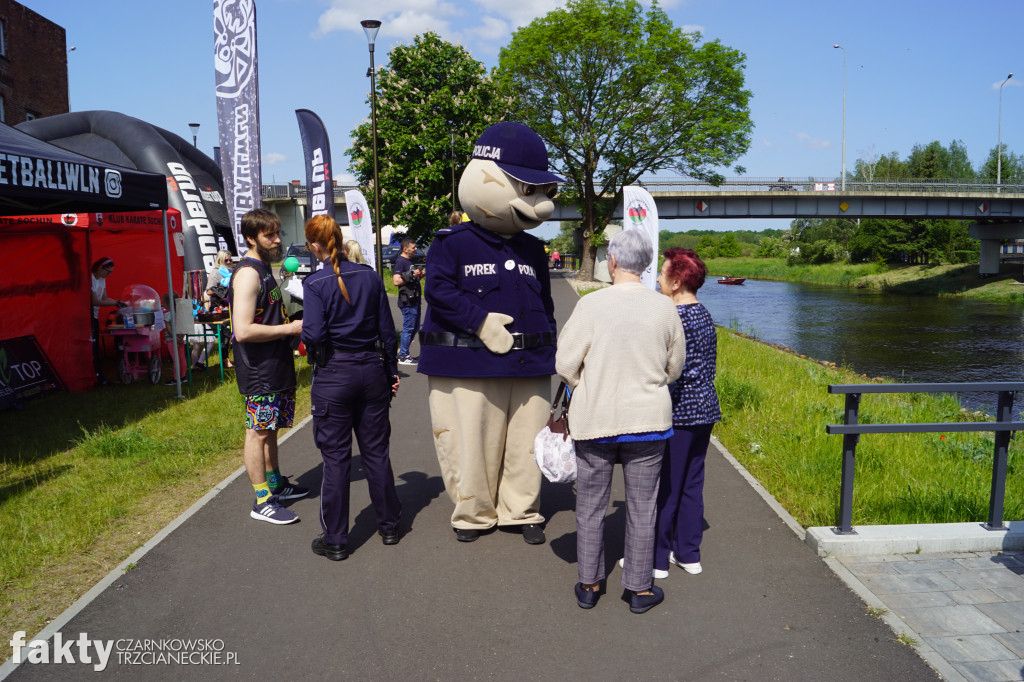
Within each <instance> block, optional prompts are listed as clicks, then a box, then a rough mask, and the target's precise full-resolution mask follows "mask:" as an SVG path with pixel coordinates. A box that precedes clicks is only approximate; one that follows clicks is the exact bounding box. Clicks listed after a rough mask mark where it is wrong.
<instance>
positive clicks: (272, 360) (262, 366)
mask: <svg viewBox="0 0 1024 682" xmlns="http://www.w3.org/2000/svg"><path fill="white" fill-rule="evenodd" d="M243 268H252V269H253V270H255V271H256V274H257V275H259V278H260V290H259V293H258V294H257V296H256V310H255V313H254V315H253V322H254V323H255V324H265V325H268V326H273V325H278V324H286V323H287V322H288V314H287V313H286V312H285V310H284V303H283V301H282V300H281V289H280V288H279V287H278V286H277V280H276V279H274V274H273V273H272V272H271V271H270V266H269V265H267V264H266V263H264V262H263V261H260V260H257V259H255V258H243V259H242V262H241V263H240V264H239V265H238V267H237V268H236V269H235V271H234V273H232V275H231V283H230V285H229V286H228V307H229V310H233V309H234V302H235V277H236V276H237V275H238V273H239V272H241V271H242V269H243ZM231 324H232V329H234V317H232V322H231ZM233 336H234V334H232V348H233V349H234V351H235V377H236V378H237V380H238V392H239V393H241V394H242V395H267V394H269V393H279V392H280V391H284V390H287V389H289V388H295V361H294V359H293V355H292V346H291V342H290V340H289V338H288V337H285V338H281V339H275V340H274V341H261V342H251V341H250V342H246V343H243V342H241V341H238V340H237V339H235V338H233Z"/></svg>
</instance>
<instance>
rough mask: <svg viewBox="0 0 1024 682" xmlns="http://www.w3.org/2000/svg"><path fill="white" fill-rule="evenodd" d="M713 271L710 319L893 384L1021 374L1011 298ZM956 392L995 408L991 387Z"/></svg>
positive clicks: (1021, 333)
mask: <svg viewBox="0 0 1024 682" xmlns="http://www.w3.org/2000/svg"><path fill="white" fill-rule="evenodd" d="M717 279H718V278H717V277H712V276H710V275H709V276H708V278H707V281H706V282H705V284H704V286H703V287H702V288H701V289H700V291H698V292H697V298H698V300H700V302H701V303H703V304H704V305H705V307H707V309H708V311H709V312H710V313H711V316H712V317H713V318H714V320H715V322H716V323H717V324H719V325H721V326H723V327H727V328H733V329H736V330H737V331H741V332H744V333H746V334H749V335H751V336H754V337H756V338H758V339H760V340H762V341H766V342H769V343H777V344H780V345H783V346H786V347H788V348H791V349H793V350H794V351H796V352H798V353H802V354H804V355H807V356H809V357H812V358H814V359H816V360H829V361H832V362H835V363H837V364H840V365H846V366H849V367H850V368H851V369H854V370H856V371H857V372H860V373H862V374H867V375H868V376H871V377H876V376H880V377H889V378H892V379H896V380H898V381H900V382H909V381H915V382H961V381H1024V306H1021V305H1019V304H1009V303H990V302H984V301H973V300H969V299H959V298H938V297H931V296H904V295H897V294H886V293H879V292H877V291H873V290H869V289H852V288H847V287H826V286H818V285H813V284H795V283H790V282H769V281H760V280H751V279H748V280H747V281H746V282H744V283H743V284H742V285H739V286H727V285H723V284H718V282H717ZM962 400H963V402H964V404H966V405H968V406H970V407H973V408H982V409H985V410H986V411H988V412H990V413H994V412H995V397H994V394H992V395H986V394H967V395H964V396H962ZM1016 402H1017V407H1018V408H1019V407H1020V405H1021V403H1022V402H1024V396H1022V397H1020V398H1018V400H1017V401H1016Z"/></svg>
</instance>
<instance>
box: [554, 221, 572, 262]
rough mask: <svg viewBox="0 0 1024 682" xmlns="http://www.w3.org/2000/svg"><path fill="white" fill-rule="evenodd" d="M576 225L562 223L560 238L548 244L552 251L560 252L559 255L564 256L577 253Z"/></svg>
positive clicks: (559, 230)
mask: <svg viewBox="0 0 1024 682" xmlns="http://www.w3.org/2000/svg"><path fill="white" fill-rule="evenodd" d="M575 240H576V223H573V222H569V221H562V222H561V223H559V225H558V236H557V237H555V238H554V239H552V240H551V241H550V242H548V246H549V247H550V248H551V250H552V251H558V253H559V255H561V256H564V255H566V254H570V253H576V251H577V248H576V241H575Z"/></svg>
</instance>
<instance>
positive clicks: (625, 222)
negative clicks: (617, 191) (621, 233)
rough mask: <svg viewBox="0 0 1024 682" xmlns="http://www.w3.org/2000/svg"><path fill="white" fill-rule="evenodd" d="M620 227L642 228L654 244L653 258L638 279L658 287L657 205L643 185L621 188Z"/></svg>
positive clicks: (625, 228)
mask: <svg viewBox="0 0 1024 682" xmlns="http://www.w3.org/2000/svg"><path fill="white" fill-rule="evenodd" d="M622 229H624V230H643V231H645V232H646V233H647V236H648V237H650V239H651V244H652V245H653V246H654V259H653V260H652V261H651V264H650V265H648V266H647V269H646V270H644V271H643V274H642V275H641V276H640V280H641V281H642V282H643V283H644V286H646V287H650V288H651V289H657V288H658V207H657V206H655V205H654V197H652V196H651V193H650V192H648V191H647V190H646V189H644V188H643V187H637V186H635V185H630V186H628V187H623V188H622Z"/></svg>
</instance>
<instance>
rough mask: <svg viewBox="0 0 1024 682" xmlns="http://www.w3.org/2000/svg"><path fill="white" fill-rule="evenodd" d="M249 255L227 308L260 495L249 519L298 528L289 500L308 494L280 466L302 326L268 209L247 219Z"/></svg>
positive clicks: (247, 455) (234, 279) (251, 468)
mask: <svg viewBox="0 0 1024 682" xmlns="http://www.w3.org/2000/svg"><path fill="white" fill-rule="evenodd" d="M241 228H242V229H241V232H242V237H243V238H244V239H245V243H246V245H248V247H249V250H248V251H246V252H245V254H244V256H243V257H242V259H241V262H240V263H239V264H238V268H237V269H236V270H235V273H234V274H233V275H232V276H231V283H230V286H229V287H228V306H229V310H230V313H231V331H232V336H233V337H234V351H235V377H236V379H237V380H238V392H239V393H241V394H242V395H243V396H245V444H244V446H243V449H242V459H243V461H244V463H245V471H246V473H247V474H248V475H249V482H250V483H251V484H252V487H253V489H254V490H255V491H256V501H255V502H253V505H252V511H251V512H250V513H249V515H250V516H251V517H252V518H254V519H257V520H259V521H267V522H269V523H274V524H286V523H294V522H295V521H298V520H299V517H298V515H297V514H296V513H295V512H293V511H291V510H289V509H285V508H284V507H282V506H281V501H282V500H294V499H298V498H300V497H305V496H306V495H308V494H309V489H308V488H304V487H302V486H299V485H296V484H294V483H291V482H290V481H289V480H288V477H287V476H282V475H281V471H280V469H279V467H278V461H277V430H278V429H284V428H288V427H290V426H291V425H292V420H293V419H294V417H295V361H294V359H293V356H292V345H291V341H290V338H289V337H292V336H298V335H299V334H300V333H302V320H294V321H291V322H289V321H288V315H287V313H286V312H285V310H284V305H283V302H282V300H281V289H280V288H279V287H278V285H277V280H276V279H274V274H273V272H271V270H270V264H271V263H273V262H274V261H278V260H280V259H281V256H282V249H281V219H280V218H278V217H277V215H276V214H274V213H271V212H270V211H267V210H265V209H262V208H257V209H253V210H252V211H249V212H248V213H246V214H245V215H243V216H242V223H241Z"/></svg>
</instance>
